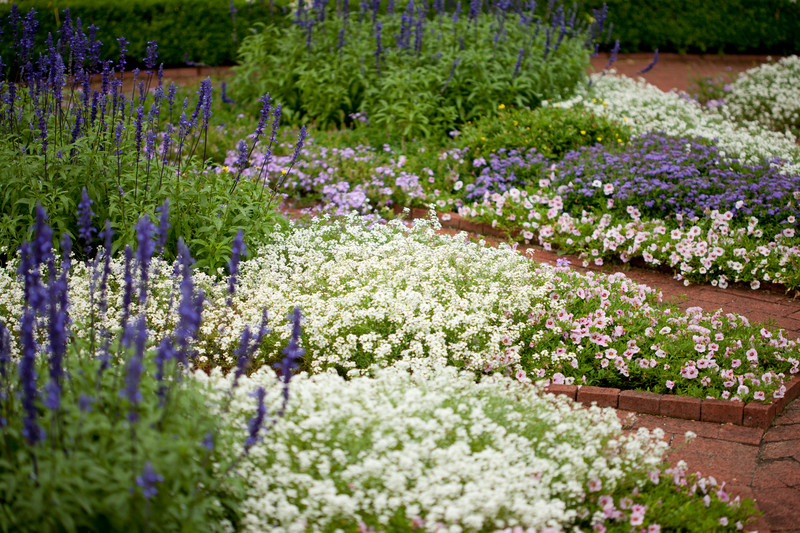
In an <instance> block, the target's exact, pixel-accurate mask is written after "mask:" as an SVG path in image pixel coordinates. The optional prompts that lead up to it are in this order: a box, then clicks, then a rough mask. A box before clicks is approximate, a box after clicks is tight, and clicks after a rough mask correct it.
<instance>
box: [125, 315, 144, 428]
mask: <svg viewBox="0 0 800 533" xmlns="http://www.w3.org/2000/svg"><path fill="white" fill-rule="evenodd" d="M146 341H147V322H146V321H145V317H144V315H140V316H139V317H138V318H137V319H136V320H135V321H134V322H132V323H129V324H127V325H126V326H125V329H124V331H123V332H122V342H123V345H124V346H125V347H131V345H132V346H133V353H132V354H131V355H130V356H129V357H128V362H127V364H126V365H125V385H124V387H123V389H122V390H121V391H119V395H120V397H122V398H125V399H127V400H128V402H129V403H130V410H129V411H128V420H130V421H131V422H135V421H137V420H138V419H139V413H138V412H137V406H138V405H139V403H140V402H141V401H142V392H141V391H140V390H139V384H140V382H141V380H142V373H143V372H144V364H143V360H144V348H145V342H146Z"/></svg>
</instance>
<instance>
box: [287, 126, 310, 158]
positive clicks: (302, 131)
mask: <svg viewBox="0 0 800 533" xmlns="http://www.w3.org/2000/svg"><path fill="white" fill-rule="evenodd" d="M307 135H308V134H307V133H306V127H305V126H301V127H300V133H299V134H298V135H297V144H296V145H294V153H293V154H292V161H291V162H290V163H289V166H290V167H293V166H294V164H295V163H296V162H297V158H298V157H299V156H300V150H302V149H303V144H304V143H305V140H306V136H307Z"/></svg>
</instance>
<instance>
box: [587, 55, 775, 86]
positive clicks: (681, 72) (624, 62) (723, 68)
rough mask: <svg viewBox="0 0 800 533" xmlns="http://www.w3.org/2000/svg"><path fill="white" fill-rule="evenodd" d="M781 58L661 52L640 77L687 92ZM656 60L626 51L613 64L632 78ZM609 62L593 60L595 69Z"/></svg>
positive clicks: (602, 59)
mask: <svg viewBox="0 0 800 533" xmlns="http://www.w3.org/2000/svg"><path fill="white" fill-rule="evenodd" d="M778 59H780V58H779V57H771V56H764V55H709V54H705V55H696V54H692V55H688V54H684V55H681V54H659V56H658V62H657V63H656V65H655V66H654V67H653V69H652V70H650V71H649V72H647V73H645V74H642V75H641V77H642V78H643V79H644V80H646V81H647V82H648V83H650V84H652V85H655V86H656V87H658V88H659V89H661V90H662V91H666V92H668V91H671V90H677V91H688V90H689V88H690V87H691V84H692V82H694V81H696V80H698V79H700V78H705V77H717V76H724V75H726V74H731V75H735V74H737V73H739V72H744V71H745V70H748V69H750V68H753V67H757V66H758V65H761V64H762V63H769V62H770V61H771V60H775V61H777V60H778ZM652 60H653V54H624V55H620V56H619V59H618V60H617V61H616V63H614V65H613V66H612V67H611V68H613V69H615V70H616V71H617V74H624V75H625V76H630V77H633V78H636V77H638V76H637V73H638V72H640V71H641V70H642V69H644V68H645V67H646V66H647V65H649V64H650V62H652ZM607 64H608V54H607V53H601V54H599V55H598V56H597V57H595V58H593V59H592V68H593V71H594V72H600V71H602V70H603V69H604V68H605V66H606V65H607Z"/></svg>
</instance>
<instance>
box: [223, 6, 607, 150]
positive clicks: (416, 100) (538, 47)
mask: <svg viewBox="0 0 800 533" xmlns="http://www.w3.org/2000/svg"><path fill="white" fill-rule="evenodd" d="M443 5H444V4H443V3H440V2H436V3H435V4H434V6H433V9H431V6H429V5H428V3H427V2H426V1H423V2H416V3H415V2H414V1H413V0H412V1H411V2H409V4H408V6H407V7H405V9H404V11H402V12H401V11H397V12H394V11H393V9H391V8H390V9H388V10H387V13H385V14H384V13H383V12H382V11H380V10H378V7H379V5H375V4H374V5H373V6H372V7H371V10H370V9H368V8H367V6H366V4H365V5H362V10H361V12H360V13H349V12H348V11H346V10H344V11H342V10H340V11H336V10H333V11H332V12H329V10H327V9H326V8H325V7H324V5H321V6H315V7H314V8H313V9H312V10H311V11H304V10H303V9H300V11H299V12H298V16H297V20H296V24H295V25H293V26H292V27H290V28H288V29H286V30H279V29H278V28H275V27H261V29H260V31H258V32H256V33H254V34H253V35H250V36H248V37H247V38H246V39H244V41H243V43H242V46H241V48H240V50H239V57H240V65H239V66H238V67H237V68H236V76H235V78H234V80H233V82H232V88H233V89H234V91H235V94H236V96H237V98H238V99H239V100H241V101H243V102H254V101H255V98H256V96H257V95H258V94H259V93H264V92H268V93H269V94H270V95H272V96H273V97H274V98H277V99H279V100H280V101H281V102H283V103H284V113H285V115H286V116H287V117H288V118H289V119H290V120H291V121H292V122H294V123H297V124H304V123H309V122H311V123H315V124H316V125H317V126H319V127H321V128H327V127H332V126H335V127H342V126H348V125H351V124H352V123H353V120H354V119H353V116H354V114H356V113H360V114H361V115H359V116H362V117H364V116H365V117H366V119H367V120H368V121H369V122H370V124H371V125H372V126H374V127H375V128H376V130H377V131H381V132H383V133H384V135H385V139H401V140H405V139H413V138H423V137H425V138H429V137H441V136H443V135H444V134H446V132H448V131H449V130H451V129H453V128H454V127H455V126H456V125H459V124H463V123H466V122H468V121H471V120H475V119H476V118H478V117H481V116H485V115H491V114H494V113H495V111H496V109H497V107H498V105H499V104H503V103H504V104H514V105H517V106H525V107H537V106H538V105H540V103H541V102H542V101H544V100H549V99H553V98H563V97H566V96H568V95H569V94H570V93H571V91H572V90H573V89H574V87H575V86H576V84H577V82H578V81H579V80H580V79H581V78H582V76H583V75H584V73H585V72H586V68H587V66H588V64H589V55H590V50H589V47H587V44H591V42H592V40H593V36H595V35H597V34H598V31H599V30H598V26H600V25H602V23H603V20H597V21H596V23H595V25H594V26H592V27H590V26H589V24H588V22H584V21H582V20H580V19H578V18H577V15H576V12H571V11H565V10H564V8H563V7H561V6H559V7H558V8H557V9H555V10H552V11H551V12H549V13H545V12H543V13H542V16H539V15H538V14H536V13H537V12H536V11H533V10H530V7H531V6H530V5H527V4H526V5H525V6H517V7H514V6H512V3H511V2H509V1H501V2H499V3H497V4H496V5H491V6H490V8H489V11H488V12H487V13H484V12H482V11H481V9H480V3H479V2H478V3H476V2H473V5H471V6H470V9H469V13H465V14H459V13H458V11H456V12H455V13H449V12H447V11H445V10H444V9H443ZM533 7H534V9H535V2H534V3H533ZM540 11H544V10H542V9H540ZM601 18H602V17H601Z"/></svg>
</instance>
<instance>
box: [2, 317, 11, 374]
mask: <svg viewBox="0 0 800 533" xmlns="http://www.w3.org/2000/svg"><path fill="white" fill-rule="evenodd" d="M10 364H11V333H10V332H9V331H8V328H7V327H6V325H5V323H3V322H2V321H0V379H6V378H7V377H8V367H9V365H10Z"/></svg>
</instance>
